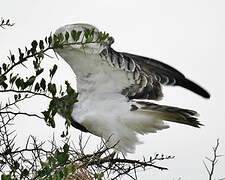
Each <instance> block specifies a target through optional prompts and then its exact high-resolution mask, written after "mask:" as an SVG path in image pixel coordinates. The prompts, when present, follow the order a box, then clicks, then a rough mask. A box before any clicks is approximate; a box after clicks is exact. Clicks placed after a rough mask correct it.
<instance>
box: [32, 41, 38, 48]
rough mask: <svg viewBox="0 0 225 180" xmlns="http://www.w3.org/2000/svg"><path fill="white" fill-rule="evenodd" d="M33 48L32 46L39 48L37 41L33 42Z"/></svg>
mask: <svg viewBox="0 0 225 180" xmlns="http://www.w3.org/2000/svg"><path fill="white" fill-rule="evenodd" d="M31 46H32V48H34V49H36V48H37V46H38V43H37V41H36V40H34V41H32V43H31Z"/></svg>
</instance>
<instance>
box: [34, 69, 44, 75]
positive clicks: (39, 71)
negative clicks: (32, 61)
mask: <svg viewBox="0 0 225 180" xmlns="http://www.w3.org/2000/svg"><path fill="white" fill-rule="evenodd" d="M43 71H44V69H43V68H42V69H38V70H37V71H36V76H38V75H40V74H41V73H42V72H43Z"/></svg>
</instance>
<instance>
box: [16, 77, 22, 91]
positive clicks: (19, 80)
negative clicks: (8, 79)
mask: <svg viewBox="0 0 225 180" xmlns="http://www.w3.org/2000/svg"><path fill="white" fill-rule="evenodd" d="M15 83H16V87H17V89H19V88H20V87H21V79H20V78H18V79H17V80H16V82H15Z"/></svg>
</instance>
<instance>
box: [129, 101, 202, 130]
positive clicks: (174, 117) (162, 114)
mask: <svg viewBox="0 0 225 180" xmlns="http://www.w3.org/2000/svg"><path fill="white" fill-rule="evenodd" d="M135 102H136V103H137V106H136V108H135V109H136V110H142V111H149V112H151V113H154V114H155V115H157V116H158V117H159V118H161V119H163V120H165V121H171V122H176V123H180V124H186V125H189V126H193V127H196V128H199V127H200V126H202V124H201V123H200V122H199V121H198V119H197V116H198V113H197V112H196V111H193V110H189V109H181V108H178V107H172V106H165V105H158V104H154V103H150V102H146V101H135ZM134 106H135V105H134ZM133 108H134V107H133Z"/></svg>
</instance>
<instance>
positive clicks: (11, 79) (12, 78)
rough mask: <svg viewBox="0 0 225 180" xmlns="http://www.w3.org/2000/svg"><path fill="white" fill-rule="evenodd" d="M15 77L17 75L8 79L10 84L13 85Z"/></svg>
mask: <svg viewBox="0 0 225 180" xmlns="http://www.w3.org/2000/svg"><path fill="white" fill-rule="evenodd" d="M17 76H18V74H17V75H16V76H13V77H11V78H10V80H9V82H10V84H13V83H14V82H15V80H16V78H17Z"/></svg>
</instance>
